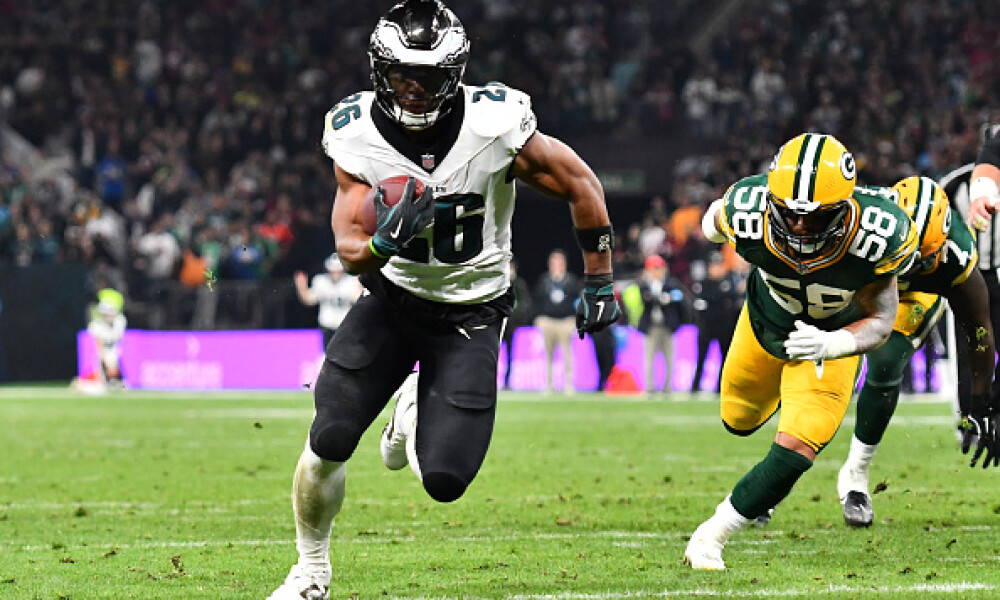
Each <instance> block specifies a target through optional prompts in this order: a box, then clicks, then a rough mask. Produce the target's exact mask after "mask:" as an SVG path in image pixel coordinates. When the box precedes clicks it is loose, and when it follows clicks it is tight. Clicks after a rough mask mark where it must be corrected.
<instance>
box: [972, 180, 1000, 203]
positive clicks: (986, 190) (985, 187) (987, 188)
mask: <svg viewBox="0 0 1000 600" xmlns="http://www.w3.org/2000/svg"><path fill="white" fill-rule="evenodd" d="M983 196H985V197H986V199H987V200H989V202H990V205H991V206H992V205H995V204H996V203H997V200H998V199H1000V189H998V188H997V182H995V181H993V178H992V177H976V178H975V179H973V180H972V184H971V185H969V198H971V199H972V200H975V199H976V198H980V197H983Z"/></svg>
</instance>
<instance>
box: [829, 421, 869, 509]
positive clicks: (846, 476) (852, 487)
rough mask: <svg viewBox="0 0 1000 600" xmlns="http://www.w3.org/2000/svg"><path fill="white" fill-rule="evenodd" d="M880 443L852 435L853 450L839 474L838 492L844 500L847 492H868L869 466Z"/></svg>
mask: <svg viewBox="0 0 1000 600" xmlns="http://www.w3.org/2000/svg"><path fill="white" fill-rule="evenodd" d="M876 450H878V444H866V443H864V442H862V441H861V440H859V439H858V438H857V437H853V436H852V437H851V450H850V452H848V454H847V460H845V461H844V466H843V467H841V469H840V473H838V474H837V494H838V495H840V499H841V500H843V499H844V498H845V497H846V496H847V492H851V491H858V492H864V493H866V494H867V493H868V467H870V466H871V464H872V458H874V457H875V451H876Z"/></svg>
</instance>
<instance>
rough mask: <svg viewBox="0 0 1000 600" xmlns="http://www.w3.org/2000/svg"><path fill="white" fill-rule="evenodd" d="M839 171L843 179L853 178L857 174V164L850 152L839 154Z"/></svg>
mask: <svg viewBox="0 0 1000 600" xmlns="http://www.w3.org/2000/svg"><path fill="white" fill-rule="evenodd" d="M840 172H841V173H842V174H843V175H844V179H854V177H855V176H857V174H858V165H857V164H856V163H855V162H854V156H853V155H852V154H851V153H850V152H844V153H843V154H841V155H840Z"/></svg>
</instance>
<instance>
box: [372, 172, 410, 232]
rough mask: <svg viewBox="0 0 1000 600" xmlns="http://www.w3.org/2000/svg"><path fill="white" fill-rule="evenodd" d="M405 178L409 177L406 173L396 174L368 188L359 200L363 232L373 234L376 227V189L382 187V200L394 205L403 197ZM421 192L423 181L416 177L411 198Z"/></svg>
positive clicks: (387, 204)
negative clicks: (362, 198) (363, 196)
mask: <svg viewBox="0 0 1000 600" xmlns="http://www.w3.org/2000/svg"><path fill="white" fill-rule="evenodd" d="M407 179H409V177H407V176H406V175H396V176H394V177H389V178H388V179H383V180H382V181H380V182H378V183H377V184H375V186H374V187H373V188H371V189H370V190H368V193H367V194H365V199H364V200H362V201H361V228H362V229H364V231H365V233H367V234H368V235H373V234H374V233H375V230H376V229H377V228H378V219H377V218H376V217H375V192H376V190H378V189H379V188H382V200H383V201H384V202H385V204H386V206H395V205H396V203H398V202H399V200H400V198H402V197H403V191H404V190H405V189H406V180H407ZM423 193H424V183H423V182H422V181H420V180H419V179H417V180H416V189H415V190H414V191H413V198H419V197H420V195H421V194H423Z"/></svg>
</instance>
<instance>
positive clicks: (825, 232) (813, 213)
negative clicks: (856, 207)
mask: <svg viewBox="0 0 1000 600" xmlns="http://www.w3.org/2000/svg"><path fill="white" fill-rule="evenodd" d="M856 179H857V166H856V165H855V163H854V156H852V155H851V153H850V152H848V151H847V148H845V147H844V145H843V144H841V143H840V142H839V141H837V139H836V138H835V137H833V136H832V135H825V134H819V133H803V134H801V135H799V136H797V137H795V138H792V139H791V140H789V141H788V142H787V143H786V144H785V145H784V146H782V147H781V149H780V150H779V151H778V153H777V154H776V155H775V157H774V160H772V161H771V166H770V167H769V168H768V171H767V189H768V192H769V194H768V229H769V234H770V236H771V238H772V239H773V241H774V243H775V244H776V245H778V246H779V247H782V249H783V250H785V251H786V252H789V253H792V254H794V255H797V256H798V257H799V258H813V257H817V256H820V255H821V254H822V252H823V251H824V250H826V251H832V250H833V249H834V248H835V247H836V244H833V243H831V242H833V241H835V240H837V239H838V238H840V237H841V236H843V235H844V233H845V231H846V221H847V216H848V200H849V199H850V198H851V195H852V194H853V193H854V184H855V181H856Z"/></svg>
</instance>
